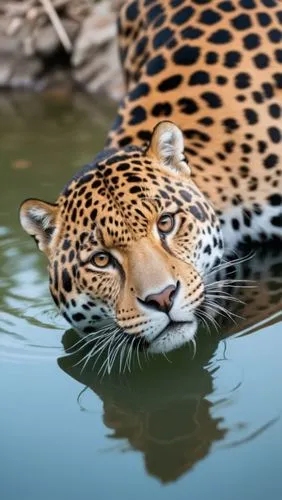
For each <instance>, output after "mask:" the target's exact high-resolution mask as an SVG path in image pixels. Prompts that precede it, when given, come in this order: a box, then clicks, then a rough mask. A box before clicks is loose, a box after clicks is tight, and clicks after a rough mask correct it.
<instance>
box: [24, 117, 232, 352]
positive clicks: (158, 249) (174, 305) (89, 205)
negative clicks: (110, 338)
mask: <svg viewBox="0 0 282 500" xmlns="http://www.w3.org/2000/svg"><path fill="white" fill-rule="evenodd" d="M20 220H21V224H22V226H23V228H24V229H25V230H26V231H27V233H29V234H30V235H32V236H33V237H34V238H35V240H36V241H37V244H38V247H39V249H40V250H42V251H43V252H44V253H45V254H46V255H47V258H48V261H49V274H50V290H51V294H52V296H53V298H54V301H55V303H56V305H57V306H58V308H59V309H60V311H61V312H62V314H63V315H64V317H65V318H66V319H67V320H68V321H69V323H70V324H71V325H73V327H74V328H75V329H77V330H78V331H80V332H82V333H83V334H85V335H87V334H89V333H90V332H92V331H93V330H94V329H95V325H96V323H97V321H98V320H101V319H106V318H107V319H109V321H111V322H113V324H115V325H116V327H117V328H116V330H114V331H115V332H116V331H118V332H119V334H120V332H122V333H123V334H124V336H125V337H126V338H128V339H132V336H134V337H135V338H139V339H142V340H143V341H144V345H146V346H147V347H148V349H149V350H150V351H152V352H165V351H169V350H171V349H174V348H176V347H179V346H180V345H182V344H183V343H185V342H187V341H189V340H190V339H192V338H193V337H194V335H195V332H196V329H197V316H196V311H197V308H198V307H199V305H200V304H201V303H202V301H203V299H204V295H205V284H204V278H205V275H206V274H207V273H208V271H209V270H210V269H211V268H212V267H213V266H214V265H215V264H216V263H218V262H219V260H220V259H221V257H222V253H223V243H222V235H221V229H220V223H219V220H218V218H217V216H216V214H215V211H214V209H213V207H212V206H211V204H210V203H209V202H208V200H207V199H206V198H205V197H204V196H203V194H202V193H201V192H200V191H199V189H198V187H197V186H196V185H195V183H194V182H193V180H192V178H191V172H190V167H189V164H188V162H187V159H186V158H185V154H184V140H183V135H182V132H181V131H180V129H179V128H178V127H177V126H176V125H174V124H173V123H171V122H161V123H159V124H158V125H157V126H156V128H155V129H154V131H153V133H152V138H151V143H150V145H149V146H148V147H147V148H146V149H145V148H140V147H125V148H124V149H120V150H117V149H108V150H105V151H103V152H102V153H100V154H99V155H98V156H97V157H96V158H95V160H94V162H93V163H91V164H89V165H87V166H86V167H84V168H82V169H81V170H80V171H79V172H78V173H77V174H76V175H75V176H74V177H73V178H72V179H71V180H70V182H69V183H68V184H67V185H66V187H65V188H64V190H63V191H62V193H61V194H60V196H59V197H58V199H57V201H56V203H55V204H50V203H46V202H43V201H40V200H37V199H29V200H26V201H25V202H24V203H23V204H22V206H21V209H20ZM113 335H114V333H113Z"/></svg>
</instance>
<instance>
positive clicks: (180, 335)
mask: <svg viewBox="0 0 282 500" xmlns="http://www.w3.org/2000/svg"><path fill="white" fill-rule="evenodd" d="M197 326H198V324H197V320H196V319H193V322H192V323H177V324H171V325H168V326H167V327H166V328H165V329H164V331H163V332H162V334H161V335H160V336H158V338H156V340H153V341H152V342H151V343H150V346H149V347H148V352H151V353H155V354H157V353H164V352H169V351H173V349H177V348H178V347H181V346H182V345H183V344H186V343H187V342H189V340H191V339H192V338H193V337H194V335H195V333H196V331H197Z"/></svg>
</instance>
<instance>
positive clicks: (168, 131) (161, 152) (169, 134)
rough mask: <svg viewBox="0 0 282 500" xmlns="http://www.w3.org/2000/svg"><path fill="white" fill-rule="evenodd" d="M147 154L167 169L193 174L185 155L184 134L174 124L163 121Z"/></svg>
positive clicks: (155, 132)
mask: <svg viewBox="0 0 282 500" xmlns="http://www.w3.org/2000/svg"><path fill="white" fill-rule="evenodd" d="M147 154H148V155H150V156H154V157H155V158H157V160H158V161H159V162H161V163H163V164H164V165H165V166H166V167H171V168H172V169H173V170H176V171H177V172H181V173H182V174H186V175H187V174H188V175H190V174H191V169H190V167H189V165H188V163H187V160H186V158H185V155H184V138H183V134H182V132H181V130H180V128H178V127H177V125H175V124H174V123H172V122H169V121H163V122H160V123H158V125H157V126H156V127H155V128H154V130H153V134H152V138H151V143H150V146H149V148H148V151H147Z"/></svg>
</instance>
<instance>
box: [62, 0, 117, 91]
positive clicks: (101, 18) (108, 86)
mask: <svg viewBox="0 0 282 500" xmlns="http://www.w3.org/2000/svg"><path fill="white" fill-rule="evenodd" d="M116 35H117V27H116V12H115V10H114V8H113V4H112V2H111V1H110V0H104V1H103V2H101V3H97V4H95V5H94V7H93V9H92V12H91V13H90V14H89V16H88V17H87V18H86V19H85V20H84V22H83V23H82V27H81V30H80V32H79V34H78V36H77V39H76V41H75V44H74V48H73V54H72V58H71V63H72V67H73V71H72V74H73V78H74V80H75V81H76V82H78V83H79V84H80V85H82V86H83V87H84V88H86V90H87V91H88V92H97V91H101V90H102V91H104V92H106V93H107V94H108V95H111V97H113V98H115V99H120V98H121V96H122V94H123V89H124V84H123V78H122V72H121V67H120V61H119V54H118V45H117V36H116Z"/></svg>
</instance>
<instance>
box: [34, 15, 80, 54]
mask: <svg viewBox="0 0 282 500" xmlns="http://www.w3.org/2000/svg"><path fill="white" fill-rule="evenodd" d="M62 25H63V27H64V29H65V31H66V33H67V34H68V36H69V39H70V40H71V41H74V39H75V37H76V35H77V32H78V30H79V24H78V23H77V22H76V21H72V20H71V19H63V20H62ZM33 44H34V49H35V51H36V52H37V53H38V54H39V55H42V56H43V57H44V56H50V55H52V54H53V53H54V52H55V51H56V50H58V48H59V47H60V45H61V41H60V39H59V37H58V34H57V32H56V31H55V29H54V27H53V25H52V24H48V25H46V26H43V27H42V28H39V29H37V30H36V32H35V34H34V37H33Z"/></svg>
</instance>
